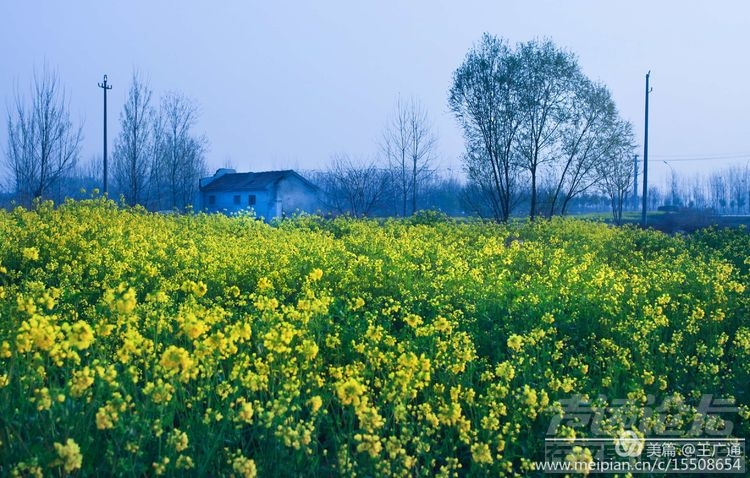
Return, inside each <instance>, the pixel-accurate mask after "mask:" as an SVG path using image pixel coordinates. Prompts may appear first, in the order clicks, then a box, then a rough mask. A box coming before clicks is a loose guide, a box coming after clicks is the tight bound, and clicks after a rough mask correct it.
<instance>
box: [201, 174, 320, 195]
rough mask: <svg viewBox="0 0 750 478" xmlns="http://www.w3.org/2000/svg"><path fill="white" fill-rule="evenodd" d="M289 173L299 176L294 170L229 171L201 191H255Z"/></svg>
mask: <svg viewBox="0 0 750 478" xmlns="http://www.w3.org/2000/svg"><path fill="white" fill-rule="evenodd" d="M289 175H294V176H299V175H298V174H297V173H295V172H294V171H292V170H285V171H264V172H260V173H228V174H224V175H223V176H220V177H218V178H216V179H214V180H213V181H211V182H210V183H208V184H207V185H206V186H203V187H202V188H201V191H253V190H259V189H265V188H267V187H268V186H269V185H271V184H273V183H275V182H276V181H278V180H279V179H283V178H285V177H288V176H289ZM303 181H304V178H303ZM305 182H306V181H305Z"/></svg>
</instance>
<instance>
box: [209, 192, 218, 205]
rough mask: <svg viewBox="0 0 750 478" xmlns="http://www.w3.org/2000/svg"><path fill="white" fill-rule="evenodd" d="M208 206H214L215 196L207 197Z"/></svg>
mask: <svg viewBox="0 0 750 478" xmlns="http://www.w3.org/2000/svg"><path fill="white" fill-rule="evenodd" d="M208 205H209V206H216V196H214V195H213V194H212V195H210V196H208Z"/></svg>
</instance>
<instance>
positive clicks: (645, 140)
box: [641, 70, 652, 227]
mask: <svg viewBox="0 0 750 478" xmlns="http://www.w3.org/2000/svg"><path fill="white" fill-rule="evenodd" d="M650 76H651V70H648V73H646V122H645V123H646V127H645V133H644V135H643V213H642V214H641V225H642V226H643V227H646V205H647V204H648V95H649V94H650V93H651V91H652V88H649V86H648V80H649V77H650Z"/></svg>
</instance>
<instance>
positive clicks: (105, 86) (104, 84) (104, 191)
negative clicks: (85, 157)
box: [99, 75, 112, 196]
mask: <svg viewBox="0 0 750 478" xmlns="http://www.w3.org/2000/svg"><path fill="white" fill-rule="evenodd" d="M99 88H101V89H103V90H104V189H103V191H102V192H103V194H104V195H105V196H106V195H107V90H111V89H112V85H107V75H104V83H99Z"/></svg>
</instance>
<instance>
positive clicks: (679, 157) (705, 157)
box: [651, 153, 750, 162]
mask: <svg viewBox="0 0 750 478" xmlns="http://www.w3.org/2000/svg"><path fill="white" fill-rule="evenodd" d="M651 157H652V158H653V159H658V160H661V161H667V162H673V161H716V160H732V159H748V158H750V153H735V154H696V155H686V154H669V155H664V154H656V155H652V156H651Z"/></svg>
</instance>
